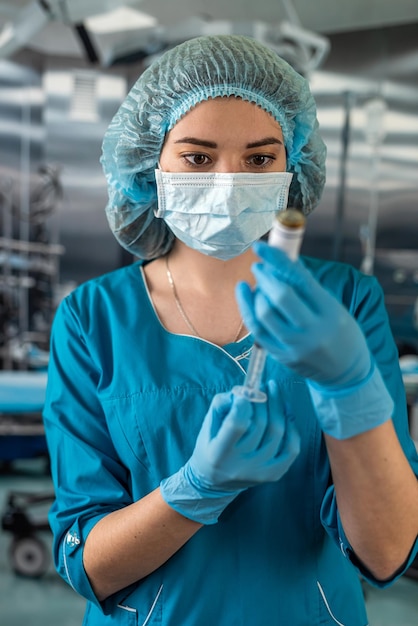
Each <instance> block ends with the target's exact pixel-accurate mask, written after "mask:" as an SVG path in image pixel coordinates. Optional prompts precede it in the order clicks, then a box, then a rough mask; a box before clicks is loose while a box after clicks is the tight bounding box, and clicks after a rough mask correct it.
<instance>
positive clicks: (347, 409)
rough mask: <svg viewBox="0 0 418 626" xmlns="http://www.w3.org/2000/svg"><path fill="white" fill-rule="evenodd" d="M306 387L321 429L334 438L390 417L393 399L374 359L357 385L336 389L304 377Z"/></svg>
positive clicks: (365, 428) (358, 431)
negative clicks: (316, 383) (366, 373)
mask: <svg viewBox="0 0 418 626" xmlns="http://www.w3.org/2000/svg"><path fill="white" fill-rule="evenodd" d="M308 388H309V392H310V394H311V399H312V402H313V405H314V408H315V412H316V414H317V417H318V420H319V422H320V424H321V428H322V430H323V431H324V432H325V433H326V434H327V435H330V436H331V437H335V438H336V439H348V438H349V437H354V436H355V435H359V434H361V433H363V432H366V431H367V430H371V429H372V428H376V426H380V425H381V424H383V423H384V422H386V421H387V420H388V419H390V418H391V417H392V412H393V408H394V403H393V400H392V398H391V396H390V394H389V392H388V390H387V388H386V385H385V383H384V381H383V378H382V375H381V373H380V371H379V369H378V368H377V367H376V364H375V363H374V362H373V363H372V367H371V370H370V372H369V374H368V376H367V377H366V378H365V379H364V380H362V381H361V382H360V383H358V384H357V385H352V386H349V387H343V388H340V389H338V388H326V387H321V386H320V385H315V384H314V383H312V382H311V381H308Z"/></svg>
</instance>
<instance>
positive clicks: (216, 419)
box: [208, 391, 232, 439]
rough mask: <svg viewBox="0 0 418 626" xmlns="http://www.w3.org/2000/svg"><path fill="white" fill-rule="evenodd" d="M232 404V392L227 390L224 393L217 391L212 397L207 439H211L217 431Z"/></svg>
mask: <svg viewBox="0 0 418 626" xmlns="http://www.w3.org/2000/svg"><path fill="white" fill-rule="evenodd" d="M231 405H232V393H231V392H230V391H227V392H225V393H218V394H216V395H215V396H213V398H212V402H211V404H210V407H209V411H208V413H209V412H210V413H211V419H210V428H209V439H213V438H214V437H215V436H216V434H217V433H218V431H219V428H220V426H221V424H222V422H223V420H224V419H225V416H226V415H227V414H228V412H229V410H230V408H231Z"/></svg>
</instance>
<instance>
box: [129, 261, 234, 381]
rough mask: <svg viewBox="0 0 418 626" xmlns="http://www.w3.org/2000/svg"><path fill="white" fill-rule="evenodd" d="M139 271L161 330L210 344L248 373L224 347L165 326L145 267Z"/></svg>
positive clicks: (141, 267)
mask: <svg viewBox="0 0 418 626" xmlns="http://www.w3.org/2000/svg"><path fill="white" fill-rule="evenodd" d="M139 271H140V273H141V275H142V280H143V283H144V287H145V291H146V292H147V295H148V300H149V303H150V306H151V308H152V309H153V311H154V314H155V317H156V318H157V321H158V323H159V324H160V326H161V328H163V329H164V330H165V332H166V333H169V334H170V335H178V336H179V337H191V338H192V339H196V340H197V341H203V342H204V343H208V344H209V345H210V346H214V347H215V348H218V350H220V351H221V352H223V353H224V354H226V356H227V357H228V358H229V359H230V360H231V361H234V363H236V365H238V367H239V369H240V370H241V371H242V372H243V373H244V374H245V373H246V372H245V369H244V368H243V367H242V365H241V364H240V363H238V360H237V358H236V357H233V356H232V355H231V354H229V352H227V351H226V350H224V349H223V348H222V346H218V345H217V344H216V343H213V342H212V341H208V340H207V339H203V337H195V335H189V334H188V333H172V332H171V331H170V330H168V329H167V328H166V327H165V326H164V324H163V323H162V322H161V320H160V318H159V317H158V313H157V310H156V308H155V306H154V303H153V301H152V298H151V294H150V292H149V289H148V284H147V280H146V277H145V272H144V269H143V266H142V265H140V266H139ZM242 339H244V337H243V338H242ZM242 339H240V341H242ZM241 358H242V357H241Z"/></svg>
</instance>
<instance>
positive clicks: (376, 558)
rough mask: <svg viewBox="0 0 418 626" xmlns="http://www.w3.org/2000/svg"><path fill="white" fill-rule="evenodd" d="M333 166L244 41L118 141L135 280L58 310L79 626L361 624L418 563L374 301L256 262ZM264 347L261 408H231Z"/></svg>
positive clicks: (194, 64) (328, 275) (361, 287)
mask: <svg viewBox="0 0 418 626" xmlns="http://www.w3.org/2000/svg"><path fill="white" fill-rule="evenodd" d="M324 161H325V149H324V145H323V143H322V141H321V139H320V137H319V135H318V123H317V121H316V112H315V105H314V102H313V99H312V96H311V94H310V92H309V88H308V85H307V83H306V81H305V80H304V79H303V78H302V77H301V76H299V75H298V74H297V73H296V72H295V71H293V70H292V69H291V68H290V67H289V66H288V65H287V64H286V63H285V62H284V61H282V60H281V59H280V58H278V57H277V56H276V55H275V54H274V53H272V52H271V51H269V50H268V49H267V48H265V47H264V46H262V45H260V44H259V43H257V42H255V41H254V40H251V39H248V38H245V37H235V36H220V37H203V38H197V39H194V40H191V41H188V42H186V43H184V44H182V45H180V46H178V47H176V48H174V49H173V50H170V51H168V52H167V53H166V54H165V55H163V56H162V57H161V58H160V59H159V60H157V61H156V62H155V63H154V64H153V65H151V66H150V67H149V68H148V69H147V70H146V71H145V72H144V74H143V75H142V76H141V77H140V79H139V80H138V82H137V83H136V84H135V85H134V87H133V88H132V90H131V92H130V94H128V96H127V98H126V100H125V102H124V103H123V104H122V106H121V108H120V110H119V112H118V113H117V115H116V116H115V118H114V120H113V121H112V124H111V125H110V127H109V130H108V132H107V134H106V136H105V139H104V143H103V157H102V163H103V166H104V171H105V173H106V177H107V180H108V186H109V204H108V207H107V216H108V219H109V223H110V226H111V229H112V231H113V232H114V234H115V236H116V237H117V239H118V240H119V242H120V243H121V244H122V245H123V246H124V247H126V248H127V249H128V250H130V251H131V252H132V253H133V254H135V255H136V256H138V257H139V258H140V259H141V260H140V261H138V262H136V263H133V264H132V265H131V266H129V267H126V268H122V269H120V270H117V271H116V272H113V273H111V274H109V275H106V276H103V277H100V278H98V279H95V280H93V281H90V282H88V283H87V284H85V285H83V286H81V287H79V288H78V289H77V290H75V292H73V293H72V294H71V295H70V296H68V297H67V298H66V299H65V300H64V301H63V302H62V304H61V305H60V307H59V309H58V311H57V315H56V319H55V322H54V329H53V336H52V342H51V362H50V369H49V383H48V400H47V403H46V407H45V427H46V433H47V438H48V443H49V448H50V453H51V462H52V473H53V478H54V484H55V489H56V502H55V504H54V505H53V508H52V510H51V514H50V521H51V526H52V529H53V532H54V554H55V561H56V566H57V568H58V571H59V572H60V573H61V575H62V576H63V577H64V579H65V580H67V582H69V583H70V584H71V586H72V587H73V588H74V589H76V590H77V591H78V592H79V593H80V594H82V595H83V596H85V597H86V598H87V599H88V606H87V612H86V617H85V621H84V624H88V625H89V626H95V625H98V624H100V625H102V624H103V625H104V624H111V623H112V624H113V623H115V624H144V625H145V624H170V625H171V624H173V625H174V624H175V625H180V624H181V625H182V626H189V625H190V626H191V625H194V626H206V625H207V626H209V625H210V626H213V625H214V624H216V625H217V626H223V625H225V626H226V625H228V626H231V625H235V624H236V625H237V626H238V625H240V626H242V625H246V624H248V625H251V626H254V625H256V624H257V625H258V624H260V625H264V624H277V625H283V624H286V625H287V624H289V625H290V624H292V626H297V625H306V624H336V623H337V624H344V625H345V626H349V625H353V626H354V625H356V626H357V625H359V624H362V625H365V624H366V623H367V617H366V613H365V608H364V601H363V597H362V592H361V586H360V582H359V573H360V574H361V575H362V576H364V577H365V578H367V579H368V580H369V581H371V582H372V583H373V584H376V585H379V586H384V585H385V584H389V583H390V582H392V581H393V580H395V579H396V578H397V577H398V576H400V575H401V574H402V572H403V571H405V569H406V568H407V567H408V565H409V563H411V562H412V560H413V558H414V555H415V554H416V552H417V547H418V546H417V543H416V537H417V528H418V488H417V481H416V476H415V475H414V471H415V473H418V459H417V455H416V452H415V448H414V446H413V443H412V441H411V440H410V438H409V435H408V431H407V418H406V411H405V398H404V393H403V386H402V380H401V377H400V374H399V368H398V365H397V353H396V348H395V345H394V342H393V339H392V337H391V335H390V331H389V326H388V321H387V316H386V313H385V311H384V307H383V304H382V300H383V299H382V294H381V291H380V289H379V287H378V285H377V284H376V281H375V280H374V279H372V278H370V277H366V276H362V275H360V274H359V273H358V272H357V271H356V270H354V269H353V268H350V267H348V266H345V265H343V264H333V263H328V262H324V261H318V260H314V259H303V260H302V261H298V262H291V261H290V260H289V259H288V258H287V257H286V256H285V255H284V254H283V253H280V252H279V251H277V250H272V249H270V248H269V247H268V246H267V245H266V244H262V243H261V242H259V243H257V244H256V245H255V246H253V245H252V244H254V242H255V241H256V240H258V239H260V238H261V237H262V236H263V235H265V234H266V233H267V232H268V230H269V229H270V227H271V224H272V220H273V217H274V215H275V213H276V212H277V211H279V210H281V209H283V208H285V207H286V204H287V202H288V201H289V204H290V205H292V206H296V207H299V208H302V209H303V210H304V212H305V213H309V212H310V211H311V210H312V209H313V208H314V207H315V205H316V204H317V203H318V201H319V198H320V195H321V192H322V188H323V184H324ZM157 198H158V199H157ZM256 279H257V280H256ZM256 283H257V286H256ZM237 285H238V287H237ZM235 292H236V294H235ZM238 303H239V304H238ZM241 316H243V318H242V317H241ZM249 331H251V334H250V332H249ZM254 340H257V342H259V343H260V344H261V345H263V346H264V347H265V348H266V349H267V350H268V351H269V356H268V359H267V363H266V371H265V383H264V386H265V390H266V392H267V396H268V400H267V401H266V402H265V403H251V402H249V401H248V400H246V399H245V398H243V397H239V396H238V395H236V394H234V393H232V392H231V390H232V389H233V387H234V386H236V385H241V384H242V383H243V380H244V376H245V369H246V366H247V364H248V358H249V354H250V353H251V348H252V345H253V342H254Z"/></svg>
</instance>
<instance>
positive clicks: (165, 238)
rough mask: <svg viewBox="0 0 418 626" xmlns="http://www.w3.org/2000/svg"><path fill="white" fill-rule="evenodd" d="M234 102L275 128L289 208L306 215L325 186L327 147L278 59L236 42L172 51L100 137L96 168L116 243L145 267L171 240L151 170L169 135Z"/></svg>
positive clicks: (298, 85) (295, 78)
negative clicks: (208, 109)
mask: <svg viewBox="0 0 418 626" xmlns="http://www.w3.org/2000/svg"><path fill="white" fill-rule="evenodd" d="M219 96H236V97H240V98H242V99H243V100H246V101H249V102H253V103H255V104H256V105H258V106H259V107H261V108H262V109H264V110H265V111H267V112H268V113H270V114H271V115H272V116H273V117H274V118H275V120H276V121H277V122H278V123H279V124H280V126H281V128H282V132H283V137H284V144H285V148H286V157H287V165H286V170H287V171H288V172H292V173H293V179H292V183H291V186H290V190H289V206H292V207H297V208H300V209H302V210H303V212H304V213H305V214H308V213H310V211H311V210H312V209H313V208H314V207H315V206H316V205H317V203H318V201H319V199H320V196H321V193H322V189H323V186H324V183H325V154H326V150H325V145H324V143H323V141H322V139H321V138H320V136H319V133H318V121H317V118H316V106H315V102H314V99H313V97H312V94H311V92H310V89H309V85H308V81H307V80H306V79H305V78H304V77H302V76H301V75H300V74H298V73H297V72H296V71H295V70H294V69H293V68H292V67H291V66H290V65H289V64H288V63H286V62H285V61H284V60H283V59H281V58H280V57H279V56H278V55H277V54H276V53H275V52H273V51H272V50H271V49H269V48H267V47H266V46H264V45H262V44H261V43H259V42H257V41H256V40H255V39H252V38H249V37H243V36H239V35H220V36H207V37H197V38H195V39H191V40H188V41H186V42H184V43H182V44H180V45H178V46H176V47H175V48H172V49H170V50H168V51H167V52H165V53H164V54H163V55H162V56H161V57H159V58H158V59H157V60H156V61H154V63H152V64H151V65H150V66H149V67H148V68H147V69H146V70H145V71H144V72H143V74H141V76H140V77H139V79H138V80H137V82H136V83H135V84H134V86H133V87H132V89H131V90H130V92H129V93H128V95H127V97H126V99H125V101H124V102H123V103H122V105H121V107H120V108H119V110H118V112H117V113H116V115H115V117H114V118H113V120H112V122H111V123H110V126H109V128H108V130H107V132H106V134H105V137H104V140H103V147H102V157H101V163H102V166H103V170H104V173H105V175H106V179H107V183H108V193H109V201H108V204H107V207H106V215H107V218H108V222H109V225H110V228H111V230H112V232H113V234H114V235H115V237H116V239H117V240H118V242H119V243H120V244H121V245H122V246H123V247H124V248H126V249H127V250H128V251H129V252H131V253H132V254H134V255H135V256H138V257H140V258H143V259H152V258H156V257H158V256H161V255H163V254H165V253H166V252H168V251H169V250H170V248H171V246H172V244H173V241H174V235H173V234H172V232H171V231H170V229H169V227H168V226H167V225H166V223H165V222H164V220H163V219H161V218H156V217H155V215H154V209H155V208H156V204H157V191H156V182H155V174H154V170H155V168H156V167H157V164H158V160H159V156H160V153H161V149H162V146H163V143H164V138H165V136H166V134H167V132H168V131H170V130H171V129H172V128H173V126H174V125H175V124H176V123H177V122H178V121H179V120H180V119H181V118H182V117H183V116H184V115H185V114H186V113H187V112H188V111H190V109H191V108H193V107H194V106H195V105H196V104H198V103H199V102H202V101H204V100H208V99H209V98H216V97H219Z"/></svg>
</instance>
